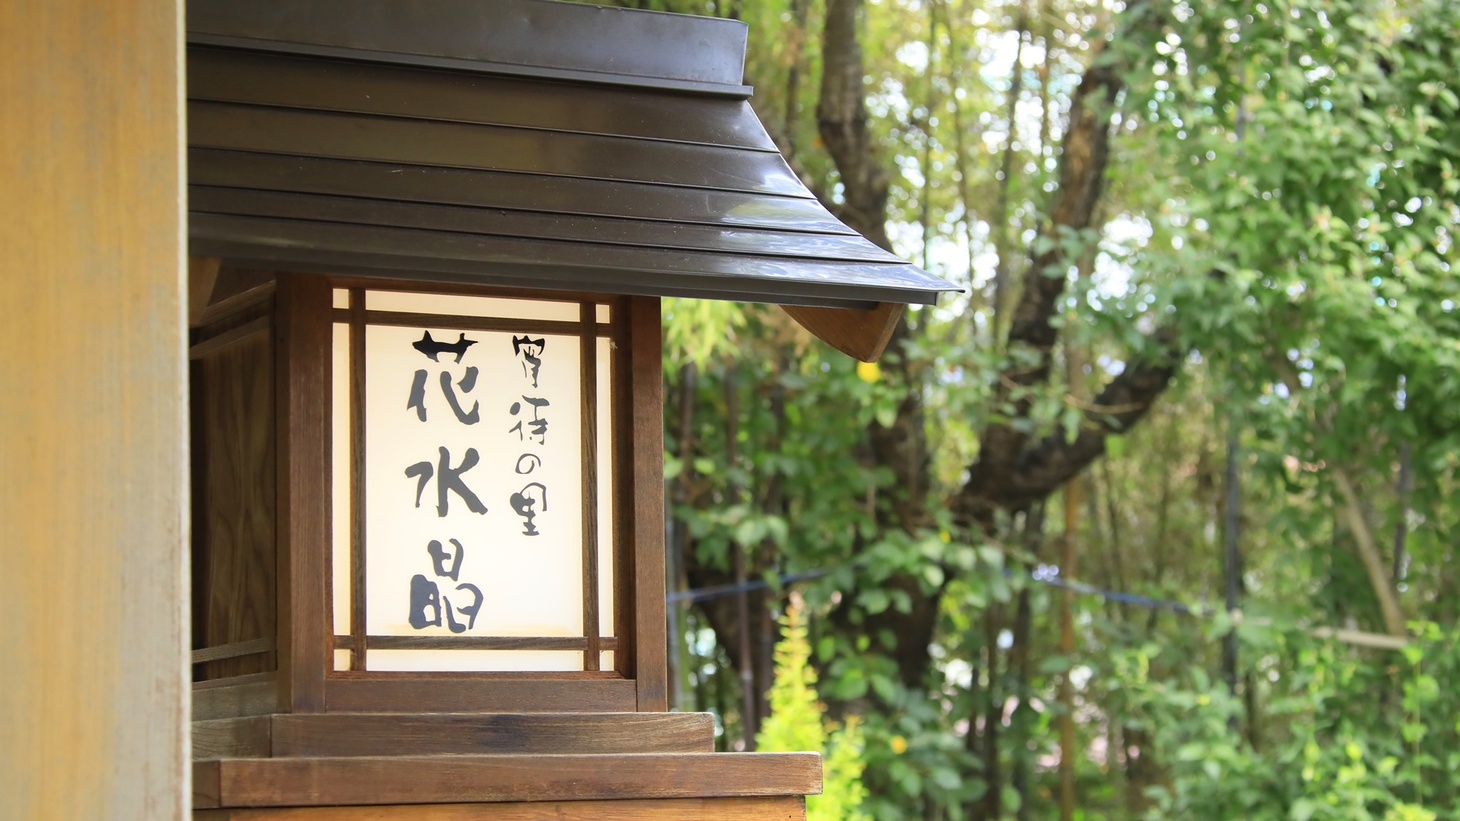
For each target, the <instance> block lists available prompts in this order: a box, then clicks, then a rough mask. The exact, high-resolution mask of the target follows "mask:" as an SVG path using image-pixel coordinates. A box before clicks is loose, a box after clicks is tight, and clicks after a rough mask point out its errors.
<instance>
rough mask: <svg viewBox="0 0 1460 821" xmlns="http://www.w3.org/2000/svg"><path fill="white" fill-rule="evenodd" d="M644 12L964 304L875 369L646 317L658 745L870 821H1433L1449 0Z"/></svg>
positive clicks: (768, 326) (1446, 297) (797, 337)
mask: <svg viewBox="0 0 1460 821" xmlns="http://www.w3.org/2000/svg"><path fill="white" fill-rule="evenodd" d="M645 5H647V6H649V7H652V8H658V9H665V10H674V11H683V12H691V13H699V14H720V15H725V16H735V17H739V18H741V19H743V20H745V21H746V22H748V23H749V24H750V38H751V43H750V57H749V62H748V65H747V80H748V82H751V83H753V84H754V85H755V87H756V96H755V98H754V101H753V102H754V104H755V106H756V108H757V109H758V111H759V113H760V115H761V118H762V119H763V120H764V121H765V122H766V123H767V125H768V128H769V129H770V130H771V131H772V133H773V136H775V137H776V139H777V141H778V143H779V144H780V145H781V146H782V148H783V151H784V153H786V155H787V156H788V157H789V158H790V160H791V162H792V163H793V165H794V166H795V167H796V169H797V170H798V171H799V172H800V173H801V175H802V177H803V178H804V179H805V180H806V182H807V183H808V185H809V186H810V187H811V188H812V189H813V190H814V191H815V192H816V193H817V194H818V196H820V197H822V199H823V201H825V202H827V203H828V205H829V206H830V207H832V208H833V209H834V210H835V211H837V212H838V214H839V215H840V216H842V217H843V219H844V220H846V221H847V222H848V223H849V224H851V225H853V226H854V227H856V228H858V229H859V230H861V231H863V233H865V234H866V235H867V236H868V237H870V238H872V239H873V240H874V241H876V242H879V243H882V244H884V245H886V246H888V247H891V248H892V249H893V250H895V251H896V252H898V253H899V254H901V255H902V256H904V257H906V258H908V259H912V260H914V261H917V262H919V263H920V264H922V265H923V266H924V267H925V268H927V269H928V270H931V271H933V272H935V273H937V274H940V275H942V276H944V277H945V278H947V279H949V280H951V281H952V282H954V283H957V284H959V285H961V286H963V287H964V288H965V289H967V292H966V293H965V294H963V295H961V296H958V297H954V298H950V299H945V300H944V301H943V303H942V304H940V305H939V306H938V307H936V308H919V309H914V310H912V311H910V313H909V314H908V317H907V321H906V324H905V326H904V328H903V329H902V331H900V332H899V334H898V335H897V337H896V338H895V340H894V345H893V348H892V349H891V350H890V352H889V354H888V356H887V357H886V358H884V360H883V362H882V363H880V367H873V366H868V365H858V364H857V363H855V362H853V361H851V360H849V359H847V358H846V357H844V356H841V355H839V354H836V353H834V352H831V351H829V350H828V349H826V348H825V347H824V346H822V345H820V344H819V343H816V342H814V341H812V340H810V339H808V338H807V337H806V336H805V335H804V334H803V333H802V332H800V331H799V329H797V328H796V327H795V326H794V325H793V324H792V323H790V322H789V320H787V319H786V318H784V316H782V315H781V314H779V312H777V311H776V310H774V309H771V308H766V307H764V306H731V305H721V304H715V303H707V302H705V303H699V302H679V301H673V300H671V301H669V302H667V303H666V307H665V316H666V322H667V328H668V333H667V345H666V352H665V367H666V374H667V392H666V397H667V402H668V404H667V407H666V419H667V431H666V433H667V440H666V441H667V448H668V454H667V460H668V466H669V475H670V478H669V482H668V485H667V492H668V494H669V497H670V500H671V518H672V521H671V522H669V533H670V547H671V570H672V572H673V578H672V579H671V591H672V599H673V601H672V604H671V613H672V617H673V625H672V631H671V635H672V638H673V639H674V642H675V647H674V650H675V653H674V664H673V669H672V672H673V674H674V678H675V703H676V706H677V707H678V708H680V709H687V710H709V711H712V712H714V713H715V714H716V715H717V716H718V720H719V721H720V728H721V735H720V742H721V744H722V745H723V747H724V748H726V749H745V748H750V747H753V746H755V744H756V734H757V732H759V733H760V734H761V735H760V740H761V743H762V744H766V745H769V746H772V747H776V748H784V746H785V745H786V744H789V745H790V746H799V747H802V748H818V747H821V748H825V747H826V746H827V741H826V737H825V729H824V728H822V727H821V724H820V722H822V721H835V722H838V723H845V724H846V725H847V726H850V727H852V728H853V733H854V735H857V736H860V739H857V738H854V739H853V741H852V742H851V744H850V745H849V746H848V748H847V749H854V748H855V749H860V750H861V756H860V758H861V760H862V762H863V763H864V764H865V768H866V769H865V773H863V775H862V777H861V782H862V783H863V784H864V785H865V790H866V795H865V798H864V800H863V801H862V803H861V810H860V811H861V812H864V813H866V814H867V815H869V816H870V817H873V818H877V819H899V818H929V819H942V818H947V819H957V818H964V819H1002V818H1055V817H1061V818H1122V819H1124V818H1191V819H1206V818H1210V819H1233V818H1251V819H1282V818H1292V819H1310V818H1311V819H1368V818H1382V819H1427V818H1428V819H1433V818H1455V817H1460V798H1457V794H1456V792H1457V785H1460V737H1457V734H1460V724H1457V720H1460V689H1457V688H1456V687H1455V686H1454V682H1455V680H1456V673H1457V667H1460V649H1457V647H1460V644H1457V642H1456V616H1457V605H1460V597H1457V583H1460V563H1457V560H1456V558H1457V557H1456V555H1455V551H1456V542H1457V538H1456V537H1457V527H1456V519H1457V512H1460V500H1457V498H1456V495H1455V489H1456V483H1457V465H1460V376H1457V373H1460V369H1457V365H1460V311H1457V310H1456V304H1455V303H1456V301H1460V279H1457V278H1456V277H1455V275H1454V273H1453V272H1452V270H1451V266H1452V260H1453V258H1454V250H1453V243H1454V239H1455V232H1456V230H1457V224H1456V223H1457V219H1460V210H1457V207H1456V191H1457V188H1460V180H1457V177H1456V170H1457V169H1456V165H1457V164H1460V126H1457V109H1460V100H1457V92H1460V89H1457V87H1456V86H1457V82H1460V81H1457V78H1460V72H1457V61H1460V56H1457V55H1460V3H1454V2H1439V1H1438V0H1394V2H1379V1H1377V0H1323V1H1322V2H1319V0H1263V2H1260V3H1259V2H1249V3H1243V2H1229V1H1228V0H1211V2H1195V0H1192V1H1191V2H1175V3H1171V2H1154V1H1147V0H1129V2H1126V3H1125V4H1123V5H1122V4H1114V3H1101V2H1085V0H720V2H713V3H711V2H694V0H674V1H673V2H671V0H662V1H661V2H650V3H647V4H645ZM1072 584H1073V585H1074V587H1073V588H1072V587H1071V585H1072ZM686 591H688V592H686ZM1101 591H1104V592H1101ZM792 597H794V598H795V599H796V600H797V601H799V602H801V607H800V611H801V615H800V616H799V617H798V618H799V619H800V621H801V623H804V631H805V639H804V651H803V652H802V657H804V661H802V662H801V663H800V664H801V668H802V672H797V667H796V662H795V658H796V656H795V655H794V653H793V651H790V650H786V649H785V648H783V651H782V662H783V663H782V668H783V674H782V684H780V685H777V688H776V689H774V690H773V689H772V679H773V673H774V670H775V664H776V662H775V658H774V656H773V652H772V648H773V646H774V644H775V641H776V639H777V638H778V636H779V635H780V630H779V628H778V619H782V618H783V617H784V614H785V613H786V611H787V605H788V602H790V601H791V600H792ZM801 629H802V628H797V630H796V631H792V633H791V638H792V640H793V641H791V642H788V644H794V643H796V642H797V641H800V639H798V638H797V636H798V635H799V632H798V631H799V630H801ZM1396 648H1398V649H1396ZM788 653H791V655H787V654H788ZM808 665H809V666H808ZM812 670H814V673H815V681H816V683H815V685H814V686H815V687H816V688H817V689H816V693H817V695H815V696H810V695H808V692H809V691H803V692H802V694H801V696H798V697H796V698H792V699H790V700H789V701H788V700H787V698H786V692H785V688H786V687H788V686H790V684H788V683H787V682H793V681H799V682H801V684H802V686H804V687H809V686H812V685H811V684H810V682H811V681H812V678H811V676H810V675H809V674H810V672H812ZM768 694H769V696H768ZM798 699H799V700H798ZM818 699H819V701H818ZM788 705H791V706H788ZM794 705H799V706H794ZM821 705H824V709H823V707H822V706H821ZM813 713H819V715H818V717H816V718H815V719H814V720H812V721H811V722H810V724H809V725H808V724H806V723H805V717H806V716H807V715H810V714H813ZM768 715H769V716H771V718H769V719H768V718H767V716H768ZM787 715H792V716H793V717H794V716H800V717H801V718H800V719H799V720H800V721H801V725H800V726H801V728H802V729H801V730H800V731H789V730H788V729H787V725H786V723H785V721H784V720H783V719H784V718H785V717H786V716H787ZM792 723H793V724H794V723H795V722H794V721H792ZM808 728H809V729H808ZM798 732H800V733H801V734H800V735H798V734H797V733H798ZM788 733H789V735H788ZM808 733H809V734H808ZM773 737H775V738H776V739H779V740H772V738H773ZM788 739H790V740H788ZM777 745H781V746H777ZM856 780H857V779H855V778H853V779H851V781H853V782H855V781H856ZM852 803H855V802H843V804H842V809H840V810H836V811H835V813H836V814H834V815H832V816H828V817H851V816H850V813H852V812H854V811H856V810H854V809H853V808H852V807H851V804H852Z"/></svg>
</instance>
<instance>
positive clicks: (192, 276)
mask: <svg viewBox="0 0 1460 821" xmlns="http://www.w3.org/2000/svg"><path fill="white" fill-rule="evenodd" d="M221 262H222V260H220V259H218V257H199V256H190V257H188V326H189V327H192V328H196V327H198V326H199V325H202V324H203V316H204V315H205V314H206V313H207V310H208V303H209V302H211V301H212V300H213V286H215V285H217V284H218V267H219V265H220V263H221Z"/></svg>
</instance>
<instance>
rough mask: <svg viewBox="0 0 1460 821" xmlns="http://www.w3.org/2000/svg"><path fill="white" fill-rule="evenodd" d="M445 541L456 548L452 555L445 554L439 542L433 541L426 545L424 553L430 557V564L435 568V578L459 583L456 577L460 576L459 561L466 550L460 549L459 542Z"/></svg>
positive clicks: (449, 553) (445, 551)
mask: <svg viewBox="0 0 1460 821" xmlns="http://www.w3.org/2000/svg"><path fill="white" fill-rule="evenodd" d="M447 541H448V542H451V544H452V545H453V546H454V547H455V548H456V551H455V552H454V553H451V552H447V550H446V549H445V548H443V547H442V546H441V542H439V541H437V540H435V539H432V540H431V543H430V544H428V545H426V552H427V553H429V554H430V555H431V563H432V564H433V565H435V567H436V575H437V576H440V577H441V578H443V579H450V580H452V581H459V579H458V578H457V577H458V576H459V575H460V574H461V560H462V557H463V556H464V555H465V554H466V550H465V549H464V548H462V546H461V542H458V541H457V540H455V539H447Z"/></svg>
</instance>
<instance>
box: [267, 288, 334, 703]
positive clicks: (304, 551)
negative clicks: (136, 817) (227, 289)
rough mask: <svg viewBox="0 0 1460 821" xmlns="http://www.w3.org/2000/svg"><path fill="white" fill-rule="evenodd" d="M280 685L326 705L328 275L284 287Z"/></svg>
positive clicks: (278, 346)
mask: <svg viewBox="0 0 1460 821" xmlns="http://www.w3.org/2000/svg"><path fill="white" fill-rule="evenodd" d="M277 288H278V291H277V295H276V297H275V298H276V300H277V304H278V310H277V313H276V315H275V332H276V334H277V338H276V341H275V350H276V351H277V355H278V365H277V368H276V370H277V374H278V382H277V385H276V388H275V395H276V397H277V402H278V411H277V414H278V425H279V433H278V435H279V456H278V497H279V498H278V517H279V524H278V540H277V551H278V553H277V555H278V607H279V609H278V629H279V639H280V641H279V682H280V685H281V695H282V699H281V700H282V704H283V706H284V708H285V709H286V710H287V711H289V712H300V713H314V712H322V711H323V710H324V709H325V693H324V677H325V671H326V669H328V667H327V665H328V666H333V665H332V663H331V660H330V659H329V658H328V641H329V639H328V636H327V628H326V626H325V625H326V618H325V606H326V603H327V602H328V601H329V594H328V591H327V590H326V588H325V586H326V580H327V579H328V578H329V576H328V567H329V536H330V508H329V502H330V499H329V488H330V481H329V479H330V451H329V447H330V445H329V408H328V403H327V402H326V401H323V397H327V396H328V395H329V385H330V382H329V363H330V359H329V356H330V322H329V317H330V307H331V303H330V289H329V285H328V284H327V283H326V282H325V280H324V279H323V278H322V277H318V276H306V275H302V274H287V275H281V276H280V277H279V280H278V285H277Z"/></svg>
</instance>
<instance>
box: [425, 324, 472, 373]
mask: <svg viewBox="0 0 1460 821" xmlns="http://www.w3.org/2000/svg"><path fill="white" fill-rule="evenodd" d="M475 344H477V341H476V340H475V339H467V338H466V334H464V333H463V334H462V335H461V336H460V337H459V338H458V339H457V340H456V341H455V342H437V341H436V340H434V339H432V338H431V332H430V331H426V332H424V333H422V334H421V338H420V339H419V340H417V341H416V342H413V343H411V347H412V348H415V349H416V350H418V351H420V352H421V353H422V354H425V355H426V356H427V357H429V358H430V360H431V361H432V362H440V361H441V360H440V358H439V357H440V356H441V354H444V353H451V354H456V363H457V364H458V365H460V364H461V358H462V357H463V356H466V349H467V348H470V347H471V346H473V345H475Z"/></svg>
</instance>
